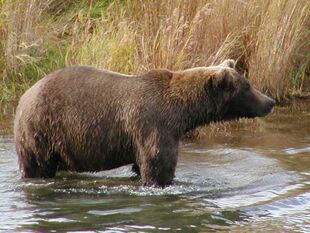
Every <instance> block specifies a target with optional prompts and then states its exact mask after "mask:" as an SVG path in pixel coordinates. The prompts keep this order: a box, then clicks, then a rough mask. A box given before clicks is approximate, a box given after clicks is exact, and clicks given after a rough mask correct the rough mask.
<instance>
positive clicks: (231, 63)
mask: <svg viewBox="0 0 310 233" xmlns="http://www.w3.org/2000/svg"><path fill="white" fill-rule="evenodd" d="M236 63H237V62H236V61H235V60H233V59H227V60H225V61H223V62H222V63H221V64H219V66H224V67H229V68H233V69H235V68H236Z"/></svg>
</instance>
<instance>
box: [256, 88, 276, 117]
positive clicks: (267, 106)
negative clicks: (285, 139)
mask: <svg viewBox="0 0 310 233" xmlns="http://www.w3.org/2000/svg"><path fill="white" fill-rule="evenodd" d="M256 94H257V95H259V98H258V99H259V102H261V103H262V108H261V109H260V111H258V112H257V114H258V116H259V117H263V116H266V115H268V114H269V113H271V112H272V111H273V108H274V106H275V105H276V101H275V100H274V99H272V98H270V97H268V96H266V95H264V94H263V93H261V92H259V91H257V90H256Z"/></svg>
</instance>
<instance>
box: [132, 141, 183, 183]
mask: <svg viewBox="0 0 310 233" xmlns="http://www.w3.org/2000/svg"><path fill="white" fill-rule="evenodd" d="M161 141H163V143H158V142H157V143H156V141H155V142H154V141H153V142H150V141H148V143H146V144H145V145H143V146H141V147H140V149H139V154H138V161H137V163H138V164H139V168H140V174H141V180H142V182H143V184H144V185H148V186H151V185H155V186H159V187H165V186H167V185H170V184H172V181H173V178H174V174H175V168H176V165H177V157H178V143H177V142H174V141H171V140H161ZM169 142H170V143H169Z"/></svg>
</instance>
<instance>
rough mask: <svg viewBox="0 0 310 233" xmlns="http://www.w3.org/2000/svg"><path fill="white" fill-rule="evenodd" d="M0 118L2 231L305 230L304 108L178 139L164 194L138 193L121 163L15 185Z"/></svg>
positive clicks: (308, 152)
mask: <svg viewBox="0 0 310 233" xmlns="http://www.w3.org/2000/svg"><path fill="white" fill-rule="evenodd" d="M5 111H6V112H10V111H7V110H5ZM3 112H4V110H3ZM1 118H2V121H1V124H0V127H1V128H0V129H1V133H0V213H1V214H0V231H2V232H34V231H44V232H47V231H51V232H52V231H54V232H55V231H57V232H58V231H62V232H63V231H66V232H97V231H105V232H214V231H221V232H310V127H309V126H310V102H304V103H302V104H299V105H296V106H293V107H278V108H277V109H276V111H275V113H274V114H273V115H271V116H269V117H267V118H264V119H259V120H255V121H249V120H243V121H241V122H239V123H238V122H234V123H232V124H229V125H227V124H226V125H222V126H217V127H211V128H208V129H207V131H206V132H210V131H212V132H213V133H212V134H210V133H202V134H201V135H202V136H201V137H200V139H199V140H196V141H186V142H183V143H182V145H181V148H180V149H181V150H180V151H181V152H180V157H179V162H178V167H177V172H176V178H175V184H174V185H172V186H170V187H167V188H166V189H158V188H150V187H142V186H141V185H140V183H139V181H137V180H135V179H133V178H131V176H132V175H133V174H132V173H131V171H130V166H126V167H122V168H119V169H116V170H112V171H107V172H99V173H93V174H92V173H82V174H78V173H60V174H59V175H58V176H57V177H56V178H55V179H48V180H41V179H29V180H21V179H20V173H19V171H18V165H17V160H16V153H15V151H14V143H13V140H12V133H11V132H12V128H11V125H12V120H11V119H12V118H11V115H10V114H5V116H2V117H1Z"/></svg>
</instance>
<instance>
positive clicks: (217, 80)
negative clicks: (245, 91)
mask: <svg viewBox="0 0 310 233" xmlns="http://www.w3.org/2000/svg"><path fill="white" fill-rule="evenodd" d="M208 87H209V90H210V88H211V89H212V90H215V91H220V90H221V91H224V90H229V91H232V90H234V89H235V87H234V83H233V80H232V77H231V74H230V72H229V70H227V69H225V68H223V69H221V70H219V71H217V72H215V73H214V74H212V75H211V77H210V79H209V80H208Z"/></svg>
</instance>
